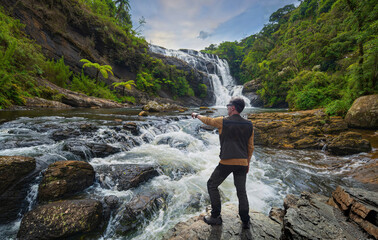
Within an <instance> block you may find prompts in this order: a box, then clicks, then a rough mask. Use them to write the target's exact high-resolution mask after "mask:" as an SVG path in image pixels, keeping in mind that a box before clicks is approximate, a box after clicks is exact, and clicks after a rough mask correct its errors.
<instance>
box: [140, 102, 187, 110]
mask: <svg viewBox="0 0 378 240" xmlns="http://www.w3.org/2000/svg"><path fill="white" fill-rule="evenodd" d="M180 109H185V110H187V108H185V107H181V106H178V105H176V104H171V103H157V102H155V101H149V102H148V103H147V104H146V105H144V106H143V111H148V112H167V111H178V110H180Z"/></svg>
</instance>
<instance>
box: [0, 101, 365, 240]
mask: <svg viewBox="0 0 378 240" xmlns="http://www.w3.org/2000/svg"><path fill="white" fill-rule="evenodd" d="M87 111H88V112H86V113H85V114H86V115H85V117H77V115H78V114H79V115H81V114H84V113H82V112H80V113H77V112H71V114H72V115H74V117H72V116H70V114H69V111H66V112H65V113H64V114H65V116H64V117H62V116H56V117H52V116H51V117H42V118H39V117H35V118H18V119H15V120H13V121H10V122H6V123H4V124H2V125H0V145H1V146H8V147H9V148H6V149H4V148H2V149H0V155H23V156H33V157H35V158H36V160H37V162H38V163H39V164H40V165H43V166H47V165H48V164H50V163H53V162H55V161H59V160H67V159H68V160H71V159H74V158H77V159H80V157H79V156H76V155H74V154H73V153H70V152H67V150H64V149H63V146H64V144H65V142H66V141H78V142H103V143H107V144H110V145H111V146H114V147H121V146H122V144H124V141H129V142H132V143H134V145H132V146H131V147H129V148H128V149H124V150H123V151H121V152H119V153H116V154H112V155H110V156H107V157H94V158H91V157H90V156H89V159H87V160H88V161H89V162H90V164H91V165H93V166H94V168H95V169H96V168H97V167H98V166H102V165H109V164H115V165H116V164H127V163H128V164H152V165H154V166H156V167H157V168H158V169H159V172H160V175H159V176H157V177H155V178H153V179H151V180H149V181H148V182H146V183H144V184H142V185H140V186H139V187H136V188H133V189H129V190H127V191H118V190H117V189H116V188H112V187H109V186H114V183H110V182H109V184H108V187H107V186H104V185H101V184H99V183H96V184H94V185H93V186H92V187H90V188H88V189H87V190H86V196H87V198H93V199H98V200H101V201H103V199H104V197H105V196H109V195H116V196H117V197H118V198H119V199H120V202H121V206H120V207H119V208H118V209H116V210H114V212H113V214H112V216H111V218H110V220H109V222H108V225H107V227H106V230H105V231H104V233H103V235H102V237H99V239H143V240H144V239H161V238H162V236H163V235H164V234H165V233H166V232H167V231H168V230H169V229H170V228H172V227H173V226H174V225H175V224H177V223H178V222H180V221H185V220H187V219H189V218H190V217H192V216H195V215H199V214H200V213H201V212H203V211H204V210H205V207H206V206H207V205H208V204H209V197H208V193H207V187H206V186H207V180H208V178H209V177H210V175H211V173H212V171H213V170H214V168H215V167H216V166H217V164H218V162H219V156H218V155H219V136H218V135H217V133H216V132H215V131H212V132H211V131H204V130H202V129H200V128H199V127H200V125H201V123H200V121H199V120H193V119H190V118H189V117H188V116H185V115H182V114H177V115H174V116H157V115H156V116H150V117H147V118H144V119H138V118H135V117H134V114H132V115H130V116H128V114H127V113H128V112H127V111H128V110H124V112H123V114H122V113H120V112H117V111H121V110H107V111H108V112H106V114H104V113H103V112H102V111H104V110H102V111H100V110H87ZM112 111H114V112H112ZM131 111H132V110H130V112H131ZM225 111H226V110H225V109H218V110H217V113H215V115H222V114H224V113H225ZM246 111H255V110H254V109H253V108H248V109H246ZM246 113H248V112H246ZM116 118H121V119H122V120H124V121H128V120H133V121H134V122H135V123H136V124H137V126H138V128H139V129H140V133H139V134H138V135H132V134H131V133H128V132H126V131H122V130H120V129H122V128H120V127H119V126H118V125H119V122H115V121H112V120H111V119H116ZM177 118H178V119H179V121H176V120H174V119H177ZM83 123H86V124H92V125H95V126H96V127H97V129H96V130H94V132H92V133H87V132H81V133H80V135H76V136H73V137H72V138H70V139H67V140H59V141H53V140H52V139H51V136H52V135H53V133H54V132H56V131H61V130H62V129H68V128H74V129H76V128H79V126H80V125H81V124H83ZM21 130H22V131H21ZM20 135H22V136H23V138H24V137H27V138H30V139H34V140H35V141H36V142H33V141H32V142H29V143H28V144H31V145H33V146H30V147H24V146H23V145H22V144H20V143H19V141H22V140H21V139H22V138H21V137H20ZM38 139H39V140H38ZM41 139H42V140H43V141H42V140H41ZM117 139H118V140H117ZM120 139H121V140H122V141H121V140H120ZM51 141H52V142H51ZM48 143H50V144H48ZM38 144H40V145H38ZM364 161H366V158H365V156H364V155H363V154H360V155H354V156H352V157H332V156H327V157H325V153H324V152H322V151H301V150H277V149H270V148H267V147H260V146H256V147H255V152H254V156H253V159H252V162H251V167H250V172H249V173H248V176H247V194H248V199H249V204H250V208H251V209H253V210H256V211H260V212H263V213H265V214H268V212H269V210H270V208H271V207H272V206H278V207H281V206H282V203H283V199H284V197H285V196H286V195H287V194H289V193H291V194H298V193H300V192H302V191H310V192H317V193H322V194H326V195H329V194H330V192H331V191H332V189H334V188H335V187H336V186H337V185H338V184H343V185H346V186H348V185H350V186H351V185H353V186H356V183H355V182H351V180H350V179H349V178H345V177H344V176H343V172H344V171H345V168H336V167H334V166H333V163H335V162H339V163H343V165H344V166H345V167H347V168H352V169H353V168H355V167H357V166H358V163H362V162H364ZM99 177H100V176H99V175H98V174H97V176H96V178H99ZM38 182H39V180H38V179H36V180H35V181H34V183H33V184H31V186H30V189H29V194H28V197H27V199H26V201H27V202H28V203H27V204H25V206H26V208H27V209H25V211H28V210H30V209H31V208H33V207H34V205H35V201H36V198H37V186H38V185H37V183H38ZM220 190H221V196H222V202H223V203H235V204H237V203H238V199H237V196H236V190H235V187H234V185H233V178H232V177H231V176H230V177H228V178H227V179H226V180H225V182H224V183H223V184H222V185H221V186H220ZM151 191H157V192H164V193H166V195H167V197H166V198H165V199H166V200H165V201H166V203H165V204H166V207H165V208H161V209H159V210H156V211H155V212H154V214H153V215H152V217H151V218H150V219H145V221H144V223H143V224H142V225H141V226H140V227H139V228H138V230H137V231H136V232H135V233H133V234H131V235H128V236H123V237H121V236H118V235H117V234H116V228H117V226H118V224H119V219H120V218H121V214H122V210H124V209H125V206H126V204H127V203H129V202H130V200H131V199H132V198H133V197H134V196H136V195H138V194H139V193H145V192H151ZM235 214H237V213H235ZM19 225H20V219H17V220H15V221H14V222H12V223H9V224H6V225H1V226H0V239H15V238H16V235H17V231H18V228H19Z"/></svg>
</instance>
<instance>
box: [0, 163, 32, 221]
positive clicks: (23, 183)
mask: <svg viewBox="0 0 378 240" xmlns="http://www.w3.org/2000/svg"><path fill="white" fill-rule="evenodd" d="M35 170H36V161H35V159H34V158H31V157H22V156H0V224H2V223H8V222H11V221H12V220H15V219H16V218H17V217H18V213H19V212H20V210H21V209H22V208H23V202H24V201H25V197H26V195H27V191H28V186H29V185H30V181H31V180H32V178H33V177H34V175H35V174H34V173H35Z"/></svg>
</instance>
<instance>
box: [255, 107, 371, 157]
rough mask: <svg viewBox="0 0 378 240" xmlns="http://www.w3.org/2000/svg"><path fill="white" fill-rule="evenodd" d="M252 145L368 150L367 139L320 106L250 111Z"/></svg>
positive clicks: (348, 151) (350, 151)
mask: <svg viewBox="0 0 378 240" xmlns="http://www.w3.org/2000/svg"><path fill="white" fill-rule="evenodd" d="M248 119H249V120H251V122H252V123H253V126H254V130H255V145H263V146H269V147H276V148H283V149H319V150H320V149H325V150H327V151H328V152H329V153H331V154H334V155H348V154H355V153H360V152H369V151H371V149H372V148H371V145H370V142H369V141H368V140H366V139H363V138H362V135H361V134H360V133H357V132H351V131H350V129H348V124H347V123H346V122H345V120H344V119H342V118H341V117H330V116H328V115H327V114H326V113H325V112H324V110H323V109H316V110H308V111H297V112H283V113H279V112H275V113H257V114H250V115H249V116H248Z"/></svg>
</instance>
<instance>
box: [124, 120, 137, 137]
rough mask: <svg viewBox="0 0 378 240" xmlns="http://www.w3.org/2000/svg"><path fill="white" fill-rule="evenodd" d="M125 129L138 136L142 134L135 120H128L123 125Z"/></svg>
mask: <svg viewBox="0 0 378 240" xmlns="http://www.w3.org/2000/svg"><path fill="white" fill-rule="evenodd" d="M123 129H125V130H127V131H130V132H131V134H133V135H134V136H137V135H139V134H140V129H139V127H138V125H137V124H136V123H135V122H127V123H125V124H124V125H123Z"/></svg>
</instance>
